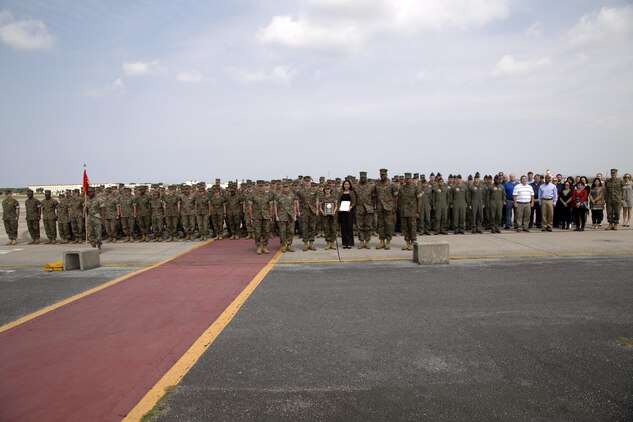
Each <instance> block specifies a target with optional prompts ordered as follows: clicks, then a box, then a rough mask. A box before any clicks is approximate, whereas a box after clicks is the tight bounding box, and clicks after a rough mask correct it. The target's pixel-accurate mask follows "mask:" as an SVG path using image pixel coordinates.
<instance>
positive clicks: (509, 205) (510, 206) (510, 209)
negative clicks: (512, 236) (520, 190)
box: [503, 173, 519, 230]
mask: <svg viewBox="0 0 633 422" xmlns="http://www.w3.org/2000/svg"><path fill="white" fill-rule="evenodd" d="M518 184H519V182H518V181H517V175H516V174H514V173H510V180H509V181H507V182H505V183H504V184H503V187H504V189H505V190H506V218H505V227H504V228H505V229H506V230H510V228H512V227H514V228H515V229H516V228H518V227H519V224H518V223H517V216H516V212H514V199H513V196H512V195H513V193H514V187H515V186H516V185H518ZM513 214H514V218H513ZM513 223H514V224H513Z"/></svg>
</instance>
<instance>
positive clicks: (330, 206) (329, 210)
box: [323, 202, 334, 215]
mask: <svg viewBox="0 0 633 422" xmlns="http://www.w3.org/2000/svg"><path fill="white" fill-rule="evenodd" d="M323 209H324V210H325V215H334V202H326V203H325V204H323Z"/></svg>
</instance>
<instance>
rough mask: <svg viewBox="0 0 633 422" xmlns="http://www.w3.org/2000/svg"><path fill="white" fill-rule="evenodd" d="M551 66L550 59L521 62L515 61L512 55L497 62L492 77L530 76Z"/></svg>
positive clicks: (543, 58)
mask: <svg viewBox="0 0 633 422" xmlns="http://www.w3.org/2000/svg"><path fill="white" fill-rule="evenodd" d="M551 64H552V60H551V59H550V58H549V57H542V58H540V59H529V60H525V61H519V60H515V59H514V57H512V56H511V55H505V56H503V57H502V58H501V60H499V62H497V65H496V66H495V68H494V70H493V71H492V76H494V77H495V78H512V77H519V76H521V77H522V76H529V75H532V74H534V73H536V72H537V71H540V70H542V69H544V68H547V67H549V66H550V65H551Z"/></svg>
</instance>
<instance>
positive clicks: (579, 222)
mask: <svg viewBox="0 0 633 422" xmlns="http://www.w3.org/2000/svg"><path fill="white" fill-rule="evenodd" d="M588 197H589V195H588V194H587V190H586V189H585V184H584V183H583V182H581V181H579V182H578V183H576V189H574V192H573V193H572V194H571V206H572V208H573V210H574V222H575V223H576V228H575V229H574V231H580V232H582V231H585V223H586V222H587V208H588V203H587V201H588V199H587V198H588Z"/></svg>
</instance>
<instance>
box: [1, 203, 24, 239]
mask: <svg viewBox="0 0 633 422" xmlns="http://www.w3.org/2000/svg"><path fill="white" fill-rule="evenodd" d="M19 209H20V203H19V202H18V201H17V200H16V199H15V198H12V197H11V198H5V199H4V200H3V201H2V220H3V221H4V230H5V231H6V232H7V236H9V243H7V245H9V244H11V245H15V244H16V243H17V240H18V210H19Z"/></svg>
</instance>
